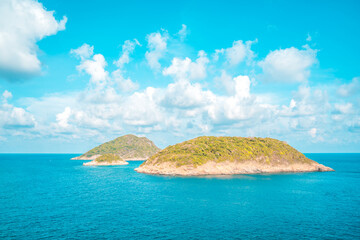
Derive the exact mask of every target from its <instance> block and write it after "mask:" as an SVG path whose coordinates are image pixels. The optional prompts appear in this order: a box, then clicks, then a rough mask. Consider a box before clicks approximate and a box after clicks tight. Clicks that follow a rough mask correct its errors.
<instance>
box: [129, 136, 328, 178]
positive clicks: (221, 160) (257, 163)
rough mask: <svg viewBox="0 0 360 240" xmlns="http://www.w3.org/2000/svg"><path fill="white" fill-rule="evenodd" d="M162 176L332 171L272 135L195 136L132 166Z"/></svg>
mask: <svg viewBox="0 0 360 240" xmlns="http://www.w3.org/2000/svg"><path fill="white" fill-rule="evenodd" d="M135 170H136V171H137V172H142V173H150V174H165V175H207V174H251V173H275V172H276V173H277V172H313V171H333V170H332V169H331V168H328V167H325V166H324V165H321V164H319V163H317V162H315V161H313V160H310V159H308V158H307V157H305V155H304V154H302V153H300V152H299V151H297V150H296V149H295V148H293V147H291V146H290V145H289V144H287V143H286V142H283V141H280V140H277V139H272V138H257V137H256V138H253V137H251V138H245V137H198V138H195V139H192V140H189V141H185V142H182V143H179V144H176V145H173V146H169V147H167V148H165V149H163V150H162V151H160V152H158V153H157V154H155V155H154V156H152V157H151V158H149V159H148V160H147V161H146V162H144V163H143V164H141V165H140V167H139V168H137V169H135Z"/></svg>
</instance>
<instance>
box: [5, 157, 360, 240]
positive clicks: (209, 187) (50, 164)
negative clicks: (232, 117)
mask: <svg viewBox="0 0 360 240" xmlns="http://www.w3.org/2000/svg"><path fill="white" fill-rule="evenodd" d="M74 156H76V154H0V239H66V238H71V239H360V154H306V156H307V157H309V158H311V159H313V160H315V161H318V162H320V163H322V164H325V165H327V166H330V167H332V168H334V169H335V170H336V172H324V173H319V172H317V173H298V174H277V175H236V176H226V177H165V176H151V175H145V174H140V173H136V172H135V171H134V170H133V169H134V168H136V167H137V166H138V165H140V164H141V162H140V161H136V162H130V164H129V165H126V166H114V167H84V166H82V163H83V162H84V161H70V158H71V157H74Z"/></svg>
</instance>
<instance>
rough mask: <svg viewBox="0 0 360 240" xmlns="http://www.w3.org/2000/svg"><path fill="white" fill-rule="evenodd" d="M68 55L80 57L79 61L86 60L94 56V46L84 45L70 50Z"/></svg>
mask: <svg viewBox="0 0 360 240" xmlns="http://www.w3.org/2000/svg"><path fill="white" fill-rule="evenodd" d="M70 53H71V54H74V55H75V56H78V57H80V59H81V60H84V59H88V58H90V57H91V56H92V55H93V54H94V46H90V45H89V44H87V43H84V44H83V45H82V46H81V47H79V48H77V49H71V51H70Z"/></svg>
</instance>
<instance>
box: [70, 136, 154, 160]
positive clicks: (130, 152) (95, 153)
mask: <svg viewBox="0 0 360 240" xmlns="http://www.w3.org/2000/svg"><path fill="white" fill-rule="evenodd" d="M159 151H160V148H158V147H157V146H156V145H155V144H154V143H153V142H152V141H150V140H149V139H147V138H146V137H137V136H135V135H131V134H129V135H125V136H122V137H118V138H116V139H114V140H112V141H109V142H106V143H103V144H101V145H99V146H97V147H95V148H93V149H91V150H90V151H88V152H86V153H84V154H83V155H81V156H78V157H74V158H72V160H94V159H96V158H97V157H99V156H101V155H104V154H107V153H113V154H117V155H119V156H120V157H121V158H122V159H124V160H126V161H129V160H145V159H148V158H149V157H151V156H152V155H154V154H155V153H157V152H159Z"/></svg>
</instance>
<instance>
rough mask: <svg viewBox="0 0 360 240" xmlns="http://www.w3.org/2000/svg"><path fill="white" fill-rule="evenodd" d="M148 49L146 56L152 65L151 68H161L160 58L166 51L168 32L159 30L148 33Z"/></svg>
mask: <svg viewBox="0 0 360 240" xmlns="http://www.w3.org/2000/svg"><path fill="white" fill-rule="evenodd" d="M146 38H147V41H148V46H147V47H148V49H149V51H147V52H146V53H145V58H146V60H147V62H148V64H149V66H150V68H152V69H155V70H159V69H160V67H161V65H160V63H159V60H160V59H161V58H162V57H163V55H164V53H165V52H166V47H167V41H168V39H169V37H168V34H167V33H166V32H164V33H163V34H161V33H159V32H155V33H151V34H149V35H147V37H146Z"/></svg>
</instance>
